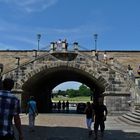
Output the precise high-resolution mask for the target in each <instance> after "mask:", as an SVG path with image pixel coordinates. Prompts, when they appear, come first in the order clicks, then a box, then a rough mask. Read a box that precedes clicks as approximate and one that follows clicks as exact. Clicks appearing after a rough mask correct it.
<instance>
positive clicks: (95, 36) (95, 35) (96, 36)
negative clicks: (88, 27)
mask: <svg viewBox="0 0 140 140" xmlns="http://www.w3.org/2000/svg"><path fill="white" fill-rule="evenodd" d="M97 38H98V34H94V40H95V51H97Z"/></svg>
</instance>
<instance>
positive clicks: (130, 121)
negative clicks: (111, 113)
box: [118, 116, 140, 126]
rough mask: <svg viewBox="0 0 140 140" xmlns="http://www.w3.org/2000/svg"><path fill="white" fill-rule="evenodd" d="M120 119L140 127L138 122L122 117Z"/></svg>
mask: <svg viewBox="0 0 140 140" xmlns="http://www.w3.org/2000/svg"><path fill="white" fill-rule="evenodd" d="M118 119H119V120H121V121H122V122H124V123H126V124H129V125H134V126H140V122H139V123H138V122H135V121H132V120H129V119H128V118H125V117H124V116H120V117H118Z"/></svg>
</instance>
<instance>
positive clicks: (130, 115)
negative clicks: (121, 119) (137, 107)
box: [125, 112, 140, 120]
mask: <svg viewBox="0 0 140 140" xmlns="http://www.w3.org/2000/svg"><path fill="white" fill-rule="evenodd" d="M125 115H127V116H129V117H132V118H134V119H137V120H140V116H138V115H137V114H135V112H133V113H127V114H125Z"/></svg>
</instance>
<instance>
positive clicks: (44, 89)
mask: <svg viewBox="0 0 140 140" xmlns="http://www.w3.org/2000/svg"><path fill="white" fill-rule="evenodd" d="M67 81H77V82H80V83H83V84H85V85H87V86H88V87H89V88H90V89H91V91H94V95H93V97H94V99H95V100H97V99H98V97H100V96H101V95H102V93H103V92H104V91H105V88H106V87H105V86H104V84H101V83H100V82H99V80H98V79H97V78H96V77H95V76H93V75H91V74H90V73H88V72H86V71H84V70H81V69H79V68H74V67H68V66H59V67H51V68H47V69H45V70H42V71H40V72H38V73H37V74H35V75H34V76H32V77H30V78H29V79H28V80H27V81H26V82H25V83H24V84H23V86H22V89H23V91H24V92H23V94H22V106H23V108H25V105H26V102H27V100H28V98H29V96H31V95H33V96H34V97H35V99H36V101H37V105H38V110H39V112H42V113H45V112H49V105H50V102H51V92H52V90H53V89H54V88H55V87H56V86H57V85H59V84H61V83H63V82H67Z"/></svg>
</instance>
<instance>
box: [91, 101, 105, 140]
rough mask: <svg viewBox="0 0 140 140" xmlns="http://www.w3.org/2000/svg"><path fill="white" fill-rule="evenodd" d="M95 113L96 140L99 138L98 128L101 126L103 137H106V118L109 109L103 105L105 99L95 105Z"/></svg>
mask: <svg viewBox="0 0 140 140" xmlns="http://www.w3.org/2000/svg"><path fill="white" fill-rule="evenodd" d="M93 111H94V133H95V140H97V137H98V128H99V126H100V129H101V137H103V135H104V130H105V123H104V121H106V116H107V113H108V112H107V107H106V106H105V105H104V104H103V99H102V98H100V99H99V101H98V102H97V103H96V104H95V105H93Z"/></svg>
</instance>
